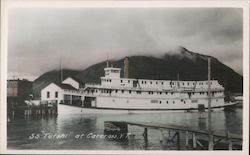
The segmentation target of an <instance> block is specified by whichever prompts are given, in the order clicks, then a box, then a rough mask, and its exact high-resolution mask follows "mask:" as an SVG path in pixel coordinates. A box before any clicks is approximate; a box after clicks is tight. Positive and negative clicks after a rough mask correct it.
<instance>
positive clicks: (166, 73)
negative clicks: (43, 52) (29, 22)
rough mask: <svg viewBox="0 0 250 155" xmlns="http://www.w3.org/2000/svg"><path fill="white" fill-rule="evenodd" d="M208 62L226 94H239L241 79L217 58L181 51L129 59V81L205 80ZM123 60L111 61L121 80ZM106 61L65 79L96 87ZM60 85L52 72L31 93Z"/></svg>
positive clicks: (66, 72)
mask: <svg viewBox="0 0 250 155" xmlns="http://www.w3.org/2000/svg"><path fill="white" fill-rule="evenodd" d="M208 57H210V58H211V77H212V78H214V79H217V80H218V81H219V83H221V84H222V85H223V86H224V87H225V90H226V91H229V92H242V91H243V88H242V87H243V77H242V76H241V75H240V74H238V73H237V72H235V71H234V70H233V69H231V68H230V67H228V66H226V65H225V64H223V63H221V62H220V61H219V60H218V59H217V58H215V57H212V56H207V55H203V54H199V53H195V52H192V51H189V50H187V49H186V48H184V47H180V48H179V51H177V50H176V51H175V54H173V53H171V51H170V53H169V52H167V53H165V54H164V55H163V56H162V57H160V58H159V57H154V56H129V57H128V58H129V78H136V79H156V80H177V75H179V79H180V80H207V58H208ZM123 60H124V58H121V59H118V60H111V61H110V64H112V65H113V66H114V67H119V68H121V70H122V71H121V77H123ZM105 67H106V61H102V62H99V63H96V64H94V65H91V66H89V67H87V68H86V69H84V70H70V69H63V74H64V75H63V77H64V79H65V78H67V77H69V76H73V77H75V78H78V79H80V80H81V81H82V82H83V83H99V82H100V77H101V76H103V75H104V70H103V69H104V68H105ZM58 81H60V71H59V70H53V71H49V72H46V73H44V74H42V75H41V76H40V77H38V78H37V79H36V80H35V81H34V83H33V92H34V93H35V96H37V97H39V92H40V91H41V89H42V88H44V87H46V85H48V84H49V83H51V82H58Z"/></svg>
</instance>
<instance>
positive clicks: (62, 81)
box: [60, 57, 63, 83]
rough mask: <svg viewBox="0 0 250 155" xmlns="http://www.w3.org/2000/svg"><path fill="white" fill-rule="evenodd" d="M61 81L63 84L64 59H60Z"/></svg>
mask: <svg viewBox="0 0 250 155" xmlns="http://www.w3.org/2000/svg"><path fill="white" fill-rule="evenodd" d="M60 80H61V83H62V82H63V69H62V57H60Z"/></svg>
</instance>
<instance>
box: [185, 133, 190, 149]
mask: <svg viewBox="0 0 250 155" xmlns="http://www.w3.org/2000/svg"><path fill="white" fill-rule="evenodd" d="M185 140H186V141H185V146H186V147H188V146H189V144H188V141H189V137H188V131H186V135H185Z"/></svg>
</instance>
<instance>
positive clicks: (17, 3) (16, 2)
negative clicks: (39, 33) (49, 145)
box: [0, 0, 249, 155]
mask: <svg viewBox="0 0 250 155" xmlns="http://www.w3.org/2000/svg"><path fill="white" fill-rule="evenodd" d="M13 7H32V8H36V7H37V8H48V7H50V8H68V7H71V8H74V7H75V8H79V7H84V8H103V7H105V8H171V7H172V8H173V7H178V8H182V7H185V8H186V7H202V8H205V7H230V8H231V7H232V8H242V9H243V15H244V20H243V21H244V23H243V30H244V31H243V77H244V94H243V95H244V103H243V104H244V105H243V106H244V108H243V135H244V139H243V140H244V141H243V150H242V151H212V152H211V151H110V150H109V151H106V150H74V151H72V150H63V151H61V150H7V147H6V146H7V145H6V139H7V135H6V133H7V132H6V131H7V125H6V119H7V118H6V115H7V114H6V112H7V110H6V104H5V103H6V88H7V85H6V83H7V40H8V38H7V36H8V22H7V20H8V14H7V11H8V9H9V8H13ZM1 34H2V35H1V61H0V62H1V70H0V72H1V81H0V85H1V88H0V91H1V96H0V99H1V100H0V101H1V102H0V103H1V104H0V109H1V112H0V119H1V121H0V127H1V128H0V130H1V139H0V153H4V154H10V153H11V154H13V153H15V154H37V153H38V154H48V153H49V154H58V153H63V154H72V153H74V154H166V153H168V154H185V155H187V154H197V155H200V154H201V153H202V154H211V153H220V154H223V153H226V154H228V155H230V154H233V155H235V154H248V151H249V0H248V1H79V0H78V1H66V0H64V1H63V0H51V1H49V0H45V1H41V0H34V1H31V0H3V1H2V2H1Z"/></svg>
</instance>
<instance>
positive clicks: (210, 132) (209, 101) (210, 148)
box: [208, 58, 213, 150]
mask: <svg viewBox="0 0 250 155" xmlns="http://www.w3.org/2000/svg"><path fill="white" fill-rule="evenodd" d="M208 133H209V144H208V150H213V134H212V124H211V59H210V58H208Z"/></svg>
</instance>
